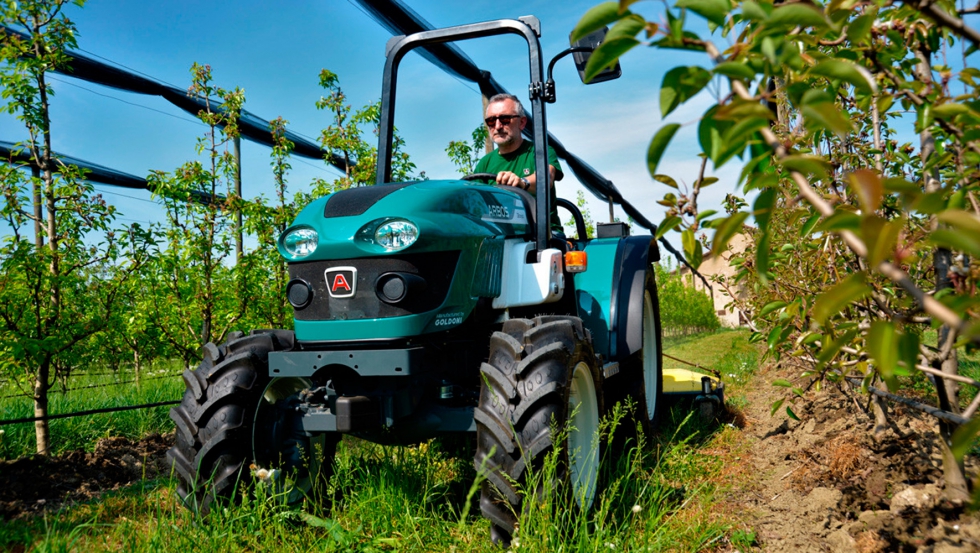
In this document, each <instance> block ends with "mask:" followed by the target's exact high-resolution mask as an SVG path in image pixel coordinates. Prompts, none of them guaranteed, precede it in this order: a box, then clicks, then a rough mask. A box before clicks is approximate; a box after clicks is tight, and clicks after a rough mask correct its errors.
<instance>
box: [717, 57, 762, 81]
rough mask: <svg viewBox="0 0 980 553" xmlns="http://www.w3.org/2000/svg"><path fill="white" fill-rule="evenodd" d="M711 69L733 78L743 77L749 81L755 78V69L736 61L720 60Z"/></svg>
mask: <svg viewBox="0 0 980 553" xmlns="http://www.w3.org/2000/svg"><path fill="white" fill-rule="evenodd" d="M712 71H714V72H715V73H716V74H718V75H724V76H726V77H730V78H733V79H745V80H749V81H751V80H752V79H755V70H754V69H752V68H751V67H749V66H748V65H746V64H744V63H742V62H738V61H725V62H721V63H719V64H718V65H716V66H715V67H714V69H712Z"/></svg>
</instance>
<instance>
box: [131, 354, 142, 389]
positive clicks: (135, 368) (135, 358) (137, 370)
mask: <svg viewBox="0 0 980 553" xmlns="http://www.w3.org/2000/svg"><path fill="white" fill-rule="evenodd" d="M140 362H141V359H140V350H139V349H138V348H133V373H134V374H135V380H136V385H137V386H139V385H140Z"/></svg>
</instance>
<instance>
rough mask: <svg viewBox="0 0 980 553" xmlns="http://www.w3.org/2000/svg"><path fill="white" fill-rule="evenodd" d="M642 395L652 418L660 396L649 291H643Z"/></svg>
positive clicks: (655, 332)
mask: <svg viewBox="0 0 980 553" xmlns="http://www.w3.org/2000/svg"><path fill="white" fill-rule="evenodd" d="M641 355H642V356H643V396H644V401H645V402H646V408H647V419H648V420H653V417H654V415H655V414H656V413H657V399H658V398H659V397H660V389H659V387H660V378H658V377H659V376H660V375H659V372H660V371H659V369H660V367H659V364H660V359H658V358H657V324H656V321H655V320H654V312H653V298H652V297H651V296H650V291H649V290H645V291H644V292H643V352H642V353H641Z"/></svg>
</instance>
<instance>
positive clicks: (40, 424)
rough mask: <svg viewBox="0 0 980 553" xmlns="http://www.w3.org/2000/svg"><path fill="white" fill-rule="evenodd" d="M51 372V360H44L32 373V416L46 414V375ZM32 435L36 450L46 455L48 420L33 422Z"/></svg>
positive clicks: (49, 431) (49, 440)
mask: <svg viewBox="0 0 980 553" xmlns="http://www.w3.org/2000/svg"><path fill="white" fill-rule="evenodd" d="M50 373H51V361H50V360H44V361H43V362H42V363H41V366H39V367H38V368H37V374H36V375H34V416H35V417H47V416H48V376H49V375H50ZM34 435H35V441H36V444H35V445H36V451H37V452H38V453H39V454H41V455H47V454H48V451H50V449H51V429H50V427H49V426H48V421H47V420H46V419H45V420H39V421H35V422H34Z"/></svg>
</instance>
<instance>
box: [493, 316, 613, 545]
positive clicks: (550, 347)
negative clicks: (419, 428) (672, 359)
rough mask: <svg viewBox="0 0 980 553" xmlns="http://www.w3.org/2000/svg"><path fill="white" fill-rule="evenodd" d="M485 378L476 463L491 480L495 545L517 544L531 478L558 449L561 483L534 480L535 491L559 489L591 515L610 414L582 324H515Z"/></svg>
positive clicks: (497, 336)
mask: <svg viewBox="0 0 980 553" xmlns="http://www.w3.org/2000/svg"><path fill="white" fill-rule="evenodd" d="M481 375H482V377H483V383H482V385H481V390H480V402H479V405H478V406H477V409H476V411H475V419H476V425H477V431H476V432H477V451H476V458H475V464H476V468H477V471H479V472H480V473H481V474H483V475H484V476H485V477H486V479H487V481H486V482H485V483H484V485H483V488H482V490H481V496H480V509H481V511H482V512H483V515H484V516H486V517H487V518H488V519H490V522H491V538H492V539H493V541H494V542H495V543H509V542H510V539H511V536H512V535H513V533H514V530H515V528H516V524H517V516H518V514H519V513H521V512H522V509H523V508H524V497H523V496H524V495H525V494H528V493H530V492H529V490H528V486H529V484H530V483H532V482H531V481H529V478H530V477H531V475H532V474H533V473H534V471H537V470H540V469H541V468H542V466H543V464H544V459H545V457H546V456H547V455H548V453H549V452H551V451H552V450H553V448H554V447H555V446H556V445H558V446H559V447H561V453H560V457H559V466H558V467H557V471H556V478H557V479H558V482H556V483H551V482H533V483H535V484H537V486H538V488H537V489H536V490H534V491H535V492H537V493H539V494H542V493H543V492H544V490H545V489H550V488H551V487H552V485H553V484H558V485H559V487H560V489H561V493H562V494H570V495H571V497H572V498H574V501H575V503H576V504H577V505H578V507H579V508H581V509H586V510H587V509H589V508H590V507H591V506H592V503H593V501H594V499H595V495H596V490H597V487H598V475H599V459H600V452H599V449H598V447H593V446H594V445H597V441H596V432H597V431H598V428H599V419H600V417H601V416H602V415H603V414H604V412H603V404H602V381H601V379H600V374H599V369H598V366H597V363H596V358H595V353H594V352H593V349H592V341H591V337H590V336H589V334H588V333H587V332H586V331H585V329H584V327H583V326H582V321H581V320H580V319H578V318H575V317H558V316H554V317H538V318H535V319H533V320H527V319H514V320H511V321H508V322H507V323H505V325H504V328H503V330H502V331H501V332H495V333H494V334H493V336H492V337H491V339H490V355H489V358H488V360H487V362H486V363H484V364H483V366H482V367H481ZM552 425H554V426H555V427H556V428H557V429H558V430H559V431H560V432H565V433H566V434H565V436H566V439H565V442H564V443H562V444H555V443H554V437H555V434H554V433H553V432H552ZM545 487H547V488H545ZM522 490H523V491H522Z"/></svg>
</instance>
